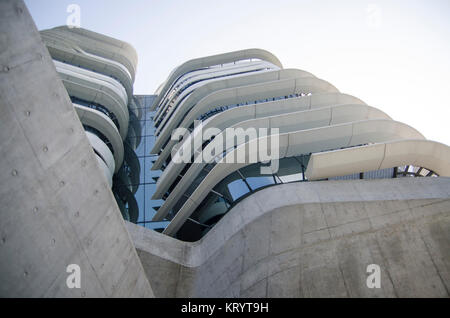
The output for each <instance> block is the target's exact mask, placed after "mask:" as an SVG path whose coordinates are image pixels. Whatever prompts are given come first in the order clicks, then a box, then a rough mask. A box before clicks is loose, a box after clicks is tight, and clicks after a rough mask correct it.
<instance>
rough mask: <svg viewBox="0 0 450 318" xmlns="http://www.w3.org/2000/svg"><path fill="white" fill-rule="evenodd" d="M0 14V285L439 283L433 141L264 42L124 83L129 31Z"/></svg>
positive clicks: (180, 290) (272, 292) (342, 290)
mask: <svg viewBox="0 0 450 318" xmlns="http://www.w3.org/2000/svg"><path fill="white" fill-rule="evenodd" d="M0 27H1V30H4V31H2V32H4V34H5V36H3V37H2V38H0V39H1V41H3V42H4V43H3V42H2V43H1V44H2V50H1V52H0V64H1V66H2V70H3V71H2V73H1V74H0V89H1V94H0V102H1V112H2V116H1V121H2V122H1V125H0V131H1V140H0V141H1V143H0V151H1V153H0V154H1V159H0V160H1V166H2V168H3V174H2V179H1V187H0V190H1V191H0V199H1V206H2V207H3V208H2V210H1V215H0V216H1V221H2V222H1V226H0V234H1V239H2V241H1V248H0V295H1V296H3V297H14V296H25V297H44V296H46V297H55V296H56V297H57V296H64V297H113V296H115V297H151V296H156V297H430V296H440V297H448V296H449V290H450V253H449V252H448V251H449V249H448V247H449V246H450V235H449V233H450V231H449V230H450V219H449V215H450V200H449V197H450V178H449V177H450V148H449V147H448V146H446V145H443V144H441V143H438V142H434V141H429V140H426V139H425V138H424V136H423V135H422V134H421V133H420V132H418V131H417V130H415V129H414V128H412V127H410V126H408V125H406V124H404V123H401V122H399V121H395V120H393V119H392V118H390V117H389V115H388V114H386V113H385V112H383V111H382V110H381V109H379V108H376V107H374V106H369V105H367V104H366V103H364V102H363V101H362V100H360V99H358V98H357V97H354V96H351V95H348V94H345V93H341V92H339V91H338V89H337V88H336V87H334V86H333V85H332V84H330V83H328V82H326V81H325V80H322V79H319V78H317V77H316V76H314V75H313V74H311V73H309V72H307V71H303V70H298V69H286V68H283V66H282V64H281V62H280V61H279V60H278V58H277V57H275V56H274V55H273V54H271V53H270V52H267V51H265V50H262V49H246V50H241V51H236V52H229V53H224V54H218V55H213V56H208V57H203V58H197V59H194V60H190V61H187V62H185V63H183V64H181V65H180V66H178V67H177V68H175V69H174V70H173V71H172V72H171V73H170V75H169V77H168V78H167V80H166V81H165V82H163V83H162V84H161V85H160V86H159V88H158V89H157V91H156V92H155V93H154V94H153V95H138V96H135V95H133V83H134V78H135V74H136V70H137V53H136V52H135V50H134V49H133V48H132V47H131V46H130V45H129V44H127V43H126V42H123V41H119V40H116V39H113V38H110V37H107V36H104V35H101V34H98V33H95V32H92V31H88V30H84V29H77V28H73V29H69V28H67V27H58V28H54V29H50V30H44V31H41V32H40V33H38V32H37V30H36V28H35V26H34V24H33V21H32V20H31V17H30V16H29V13H28V11H27V9H26V7H25V5H24V4H23V2H22V1H12V0H8V1H3V2H1V4H0ZM16 39H19V41H17V40H16ZM160 232H161V233H160ZM73 264H75V265H77V266H78V267H79V268H80V270H81V273H82V275H81V277H82V278H81V287H79V288H70V287H69V285H68V284H67V276H68V273H69V272H68V271H67V268H68V266H69V265H73ZM369 265H370V266H372V265H375V267H377V268H378V269H379V273H380V275H381V278H380V279H381V287H380V288H377V287H375V288H374V287H373V286H370V284H368V283H367V277H368V274H367V270H368V268H369Z"/></svg>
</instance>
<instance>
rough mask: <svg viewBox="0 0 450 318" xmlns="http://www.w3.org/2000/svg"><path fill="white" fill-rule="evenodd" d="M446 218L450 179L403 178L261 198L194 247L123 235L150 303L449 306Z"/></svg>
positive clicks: (310, 187) (298, 188)
mask: <svg viewBox="0 0 450 318" xmlns="http://www.w3.org/2000/svg"><path fill="white" fill-rule="evenodd" d="M449 217H450V178H402V179H384V180H351V181H323V182H306V183H291V184H284V185H279V186H275V187H271V188H268V189H264V190H261V191H258V192H256V193H255V194H253V195H252V196H249V197H247V198H246V199H244V200H243V201H241V202H240V203H238V204H237V205H236V206H235V207H234V208H233V209H232V210H231V211H230V212H229V213H228V214H227V215H225V216H224V217H223V219H222V220H221V221H220V222H219V223H218V224H217V225H216V226H215V227H214V228H213V229H212V230H211V231H210V232H208V233H207V234H206V236H205V237H203V238H202V239H201V240H200V241H198V242H194V243H187V242H182V241H179V240H176V239H173V238H170V237H167V236H165V235H162V234H160V233H156V232H154V231H150V230H147V229H145V228H142V227H139V226H136V225H133V224H130V223H127V226H128V230H129V231H130V234H131V236H132V238H133V241H134V243H135V245H136V248H137V251H138V254H139V257H140V258H141V260H142V263H143V266H144V268H145V270H146V272H147V273H148V276H149V279H150V282H151V283H152V286H153V288H154V292H155V295H156V296H157V297H258V298H259V297H448V296H449V294H448V290H449V287H450V275H449V274H448V273H450V265H449V264H450V252H449V250H448V246H449V244H450V235H449V233H450V231H449V230H450V218H449ZM369 264H377V265H379V266H380V268H381V288H380V289H369V288H367V285H366V280H367V277H368V275H369V274H368V273H367V271H366V270H367V266H368V265H369Z"/></svg>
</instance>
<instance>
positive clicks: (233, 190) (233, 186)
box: [228, 179, 250, 201]
mask: <svg viewBox="0 0 450 318" xmlns="http://www.w3.org/2000/svg"><path fill="white" fill-rule="evenodd" d="M228 191H229V193H230V195H231V198H232V199H233V201H236V200H237V199H239V198H240V197H242V196H243V195H245V194H247V193H249V192H250V189H249V188H248V186H247V184H246V183H245V182H244V180H242V179H239V180H235V181H233V182H231V183H229V184H228Z"/></svg>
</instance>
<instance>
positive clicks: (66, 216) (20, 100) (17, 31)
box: [0, 0, 153, 297]
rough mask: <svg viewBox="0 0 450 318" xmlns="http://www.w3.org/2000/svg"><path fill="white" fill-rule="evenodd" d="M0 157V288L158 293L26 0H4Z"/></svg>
mask: <svg viewBox="0 0 450 318" xmlns="http://www.w3.org/2000/svg"><path fill="white" fill-rule="evenodd" d="M0 167H1V169H0V207H1V208H0V220H1V223H0V297H18V296H19V297H103V296H108V297H109V296H116V297H120V296H124V297H130V296H136V297H138V296H153V292H152V289H151V287H150V284H149V282H148V280H147V279H146V275H145V273H144V270H143V267H142V264H141V262H140V260H139V258H138V256H137V253H136V250H135V248H134V246H133V243H132V241H131V239H130V236H129V234H128V232H127V231H126V227H125V225H124V222H123V219H122V217H121V214H120V211H119V209H118V207H117V204H116V202H115V199H114V197H113V195H112V193H111V191H110V189H109V187H108V184H107V180H106V178H105V177H104V175H103V173H102V171H101V170H100V168H99V166H98V163H97V160H96V158H95V155H94V152H93V151H92V148H91V146H90V144H89V142H88V140H87V137H86V135H85V133H84V130H83V128H82V126H81V123H80V121H79V119H78V117H77V115H76V113H75V111H74V108H73V106H72V104H71V102H70V100H69V97H68V95H67V93H66V91H65V89H64V86H63V84H62V82H61V80H59V79H58V76H57V74H56V70H55V67H54V65H53V62H52V60H51V58H50V56H49V54H48V51H47V50H46V49H45V47H44V45H43V44H42V42H41V39H40V36H39V33H38V32H37V30H36V27H35V25H34V23H33V21H32V19H31V17H30V15H29V12H28V10H27V9H26V7H25V5H24V3H23V1H14V0H2V1H0ZM69 264H78V265H79V266H80V267H81V288H80V289H69V288H67V285H66V279H67V277H68V276H69V274H68V273H67V272H66V268H67V266H68V265H69Z"/></svg>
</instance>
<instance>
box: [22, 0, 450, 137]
mask: <svg viewBox="0 0 450 318" xmlns="http://www.w3.org/2000/svg"><path fill="white" fill-rule="evenodd" d="M25 3H26V4H27V6H28V8H29V10H30V12H31V15H32V16H33V18H34V19H35V22H36V24H37V26H38V28H39V29H40V30H41V29H46V28H51V27H54V26H58V25H62V24H65V23H66V19H67V17H68V15H69V13H67V12H66V9H67V6H68V5H69V4H71V3H75V4H78V5H79V6H80V7H81V26H82V27H83V28H87V29H91V30H93V31H96V32H99V33H104V34H107V35H110V36H112V37H115V38H118V39H121V40H124V41H127V42H129V43H130V44H132V45H133V46H134V47H135V48H136V50H137V52H138V55H139V65H138V74H137V77H136V83H135V93H137V94H152V93H154V91H155V89H156V88H157V86H158V85H159V84H160V83H161V82H162V81H164V79H165V78H166V77H167V75H168V74H169V72H170V71H171V70H172V69H173V68H174V67H176V66H177V65H179V64H181V63H183V62H184V61H186V60H189V59H191V58H195V57H201V56H207V55H211V54H217V53H223V52H227V51H234V50H239V49H244V48H251V47H258V48H263V49H266V50H268V51H270V52H272V53H274V54H275V55H276V56H277V57H278V58H279V59H280V60H281V62H282V63H283V66H284V67H285V68H299V69H303V70H307V71H309V72H311V73H313V74H314V75H316V76H317V77H320V78H323V79H325V80H327V81H329V82H330V83H332V84H333V85H335V86H336V87H337V88H338V89H339V90H340V91H341V92H344V93H349V94H351V95H354V96H356V97H359V98H361V99H362V100H364V101H365V102H366V103H368V104H369V105H372V106H375V107H377V108H379V109H381V110H383V111H385V112H386V113H387V114H389V115H390V116H391V117H392V118H393V119H395V120H399V121H402V122H404V123H406V124H409V125H411V126H413V127H415V128H416V129H418V130H419V131H420V132H422V133H423V134H424V135H425V137H427V138H428V139H432V140H437V141H441V142H444V143H446V144H450V122H449V117H450V41H449V39H450V1H448V0H422V1H418V0H416V1H412V0H408V1H406V0H403V1H402V0H396V1H392V0H390V1H376V0H372V1H370V0H369V1H365V0H354V1H345V0H339V1H336V0H296V1H294V0H272V1H264V0H255V1H252V0H240V1H235V0H226V1H213V0H209V1H206V0H189V1H187V0H179V1H178V0H177V1H175V0H174V1H171V0H164V1H159V0H128V1H124V0H25Z"/></svg>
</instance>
